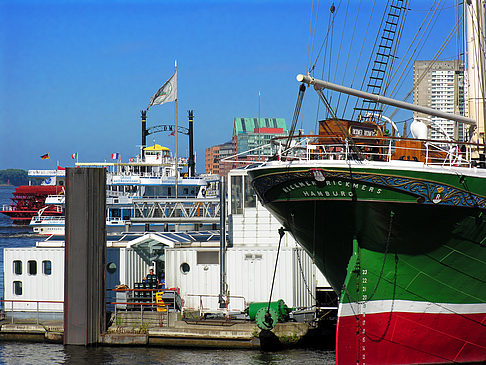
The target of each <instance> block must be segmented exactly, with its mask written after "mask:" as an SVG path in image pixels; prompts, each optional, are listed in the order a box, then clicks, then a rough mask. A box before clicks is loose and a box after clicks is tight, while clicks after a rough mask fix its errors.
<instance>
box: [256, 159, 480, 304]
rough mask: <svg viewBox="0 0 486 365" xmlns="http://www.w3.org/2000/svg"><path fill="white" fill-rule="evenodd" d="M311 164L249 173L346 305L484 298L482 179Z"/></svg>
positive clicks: (273, 210)
mask: <svg viewBox="0 0 486 365" xmlns="http://www.w3.org/2000/svg"><path fill="white" fill-rule="evenodd" d="M312 170H315V169H309V168H307V169H305V168H295V169H274V168H273V169H258V170H253V171H252V172H250V176H252V178H253V181H254V187H255V189H256V191H257V193H258V194H259V197H260V199H261V200H262V201H263V203H264V204H265V206H266V207H267V208H268V209H270V210H271V211H272V212H273V214H274V215H275V216H276V217H277V218H278V219H279V220H280V221H281V223H282V224H283V225H284V226H285V227H286V228H287V229H289V231H290V232H291V233H292V234H293V235H294V237H295V238H296V240H297V241H298V242H299V243H300V244H301V245H302V246H303V247H304V248H305V249H306V250H307V252H308V253H309V254H310V255H311V257H313V258H314V259H315V261H316V264H317V266H318V267H319V269H320V270H321V271H322V272H323V274H324V275H325V276H326V278H327V279H328V281H329V282H330V284H331V285H332V287H333V288H334V290H335V291H336V292H337V293H340V294H341V303H346V302H353V301H360V300H363V299H364V300H410V301H419V302H432V303H457V304H462V303H484V302H486V219H485V218H486V217H485V215H484V209H485V207H486V200H485V198H484V196H485V195H486V183H485V179H484V178H475V177H473V176H463V175H460V174H441V173H430V172H422V171H420V172H417V171H403V170H386V171H384V170H383V169H382V170H380V171H376V170H373V169H353V170H352V172H349V170H345V169H338V168H319V171H318V173H317V174H316V173H315V171H312ZM316 178H317V179H316ZM353 241H354V242H355V245H357V247H358V249H359V252H360V254H361V255H365V257H366V260H365V262H366V268H364V269H365V270H367V271H366V272H367V277H366V280H367V285H366V286H365V291H366V292H363V285H362V280H363V278H362V277H361V276H360V274H359V273H360V269H361V267H360V266H359V265H360V262H359V261H358V263H357V265H356V263H352V262H350V259H351V257H352V254H353ZM351 264H352V265H351ZM348 267H349V270H348ZM346 276H348V279H347V285H346V287H345V286H344V284H345V280H346ZM343 288H345V289H346V290H345V291H343ZM363 295H364V296H363Z"/></svg>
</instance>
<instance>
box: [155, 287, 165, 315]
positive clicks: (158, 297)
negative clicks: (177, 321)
mask: <svg viewBox="0 0 486 365" xmlns="http://www.w3.org/2000/svg"><path fill="white" fill-rule="evenodd" d="M163 294H164V292H163V291H159V292H157V293H155V303H156V304H157V312H167V305H166V304H165V303H164V301H163V300H162V295H163Z"/></svg>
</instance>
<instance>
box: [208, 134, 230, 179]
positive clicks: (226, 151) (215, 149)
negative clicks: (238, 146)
mask: <svg viewBox="0 0 486 365" xmlns="http://www.w3.org/2000/svg"><path fill="white" fill-rule="evenodd" d="M234 154H235V153H234V149H233V143H232V142H231V141H229V142H226V143H223V144H219V145H217V146H212V147H208V148H206V174H215V175H219V176H226V175H227V174H228V172H229V171H230V170H231V169H233V168H234V167H235V164H234V163H232V162H226V161H222V160H223V159H224V158H226V157H230V156H232V155H234Z"/></svg>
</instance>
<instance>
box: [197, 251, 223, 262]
mask: <svg viewBox="0 0 486 365" xmlns="http://www.w3.org/2000/svg"><path fill="white" fill-rule="evenodd" d="M196 257H197V264H198V265H211V264H219V252H218V251H197V256H196Z"/></svg>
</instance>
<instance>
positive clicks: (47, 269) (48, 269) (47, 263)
mask: <svg viewBox="0 0 486 365" xmlns="http://www.w3.org/2000/svg"><path fill="white" fill-rule="evenodd" d="M42 273H43V274H44V275H51V274H52V263H51V260H44V261H42Z"/></svg>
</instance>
